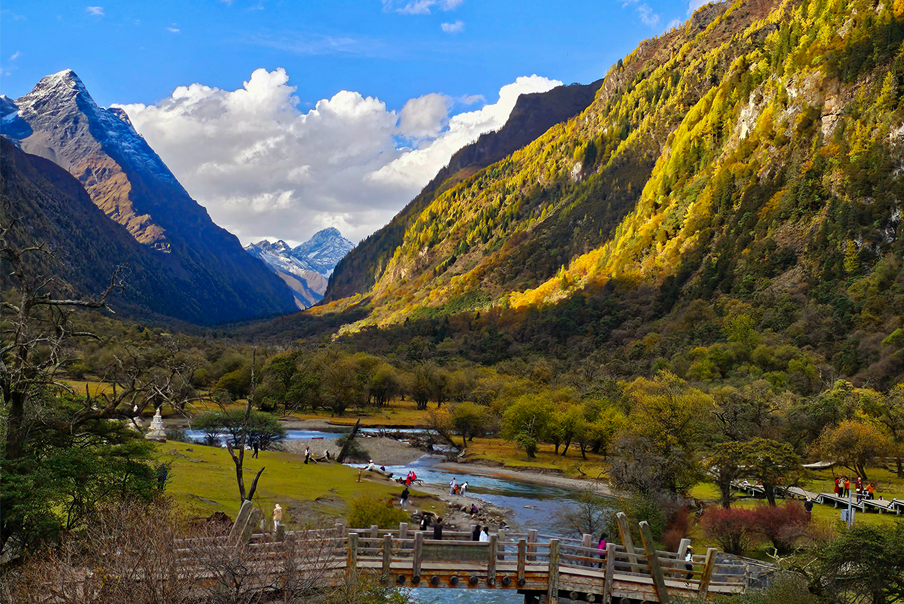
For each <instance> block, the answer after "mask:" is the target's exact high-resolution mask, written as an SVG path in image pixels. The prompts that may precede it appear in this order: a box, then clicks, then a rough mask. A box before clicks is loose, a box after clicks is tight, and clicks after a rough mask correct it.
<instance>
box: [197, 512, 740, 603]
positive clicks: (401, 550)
mask: <svg viewBox="0 0 904 604" xmlns="http://www.w3.org/2000/svg"><path fill="white" fill-rule="evenodd" d="M259 521H260V511H259V510H253V511H252V510H251V509H250V506H243V508H242V510H241V511H240V513H239V516H238V518H237V520H236V525H235V526H234V527H233V531H232V533H231V534H230V536H229V537H223V538H222V542H221V544H220V545H219V546H221V547H223V548H232V549H235V548H236V546H237V545H239V546H241V544H242V543H244V547H245V551H246V555H247V556H248V559H250V560H251V561H252V563H253V564H255V565H256V566H255V568H256V569H257V572H258V573H259V575H260V576H259V579H260V581H261V584H262V585H263V584H272V583H273V581H272V577H270V575H274V574H278V573H280V572H284V568H285V560H284V559H283V556H282V555H281V554H280V552H281V551H283V550H284V548H285V544H287V543H294V545H293V546H292V548H293V550H294V551H297V550H299V549H302V550H304V551H306V552H308V554H309V556H310V555H313V554H312V553H313V552H316V556H315V558H316V560H315V559H314V558H311V559H310V560H309V561H308V562H306V564H307V565H308V566H310V568H312V569H314V568H316V569H319V572H321V573H322V579H320V580H319V584H321V585H329V584H338V583H339V582H341V581H344V580H346V579H347V577H349V576H352V575H354V574H355V573H359V572H371V573H374V574H375V575H378V576H380V577H382V580H383V581H385V582H386V583H387V584H391V585H395V586H398V587H405V588H412V587H418V588H432V589H459V590H463V589H507V590H516V591H517V592H519V593H521V594H524V596H525V602H540V601H543V602H548V603H550V604H554V603H556V602H558V601H559V598H570V599H573V600H584V601H587V602H603V603H608V602H615V603H619V602H628V601H636V602H664V603H668V602H670V601H671V600H672V598H673V597H675V596H684V597H694V598H699V597H700V596H701V595H702V596H703V597H706V596H707V595H710V594H738V593H742V592H743V591H745V589H746V584H747V577H746V575H745V567H744V566H742V565H737V564H724V563H723V564H720V563H717V561H716V557H717V553H718V552H717V550H715V549H709V550H708V551H707V552H706V554H705V555H700V556H693V559H692V561H690V562H688V561H685V560H684V554H685V552H686V548H687V546H688V543H689V542H688V541H683V542H682V545H681V548H679V551H678V552H664V551H659V550H655V549H654V544H653V540H652V536H651V534H650V528H649V526H648V525H646V523H641V525H640V528H641V534H642V535H643V536H644V539H643V544H642V546H640V547H635V546H634V544H633V543H632V542H631V537H630V533H628V532H627V528H628V526H627V523H626V520H625V518H624V515H622V514H619V524H620V528H621V530H622V535H623V543H622V544H616V543H609V544H608V545H607V548H606V549H605V550H604V551H603V552H601V551H600V550H598V549H597V548H596V547H593V544H592V543H591V537H590V535H585V536H584V538H583V540H575V539H562V538H556V537H551V536H545V535H540V534H538V533H537V532H536V531H529V532H527V533H509V532H506V531H504V530H500V531H499V533H498V534H493V535H491V536H490V540H489V542H484V543H480V542H475V541H472V540H471V535H470V533H464V532H447V531H444V534H443V536H444V539H443V540H441V541H435V540H433V539H430V538H429V535H428V534H427V533H425V532H422V531H415V530H410V529H409V528H408V526H407V524H406V523H402V524H401V525H400V526H399V528H398V529H396V530H382V529H378V528H377V527H371V528H370V529H361V530H357V529H351V530H348V529H345V528H344V527H341V526H337V527H335V528H332V529H324V530H319V531H305V532H298V533H292V532H289V533H283V532H279V533H277V534H275V535H270V534H254V533H253V532H252V529H253V528H254V527H256V526H257V525H258V523H259ZM430 535H432V532H431V533H430ZM211 545H212V544H211V542H210V540H209V539H208V540H206V542H205V543H203V544H198V543H195V542H193V541H192V540H186V541H184V542H182V543H181V544H180V552H182V557H183V559H184V560H185V561H186V563H187V564H191V559H192V556H193V552H194V551H195V550H196V549H197V552H198V553H199V555H200V551H201V548H202V547H203V548H207V550H209V549H210V547H211Z"/></svg>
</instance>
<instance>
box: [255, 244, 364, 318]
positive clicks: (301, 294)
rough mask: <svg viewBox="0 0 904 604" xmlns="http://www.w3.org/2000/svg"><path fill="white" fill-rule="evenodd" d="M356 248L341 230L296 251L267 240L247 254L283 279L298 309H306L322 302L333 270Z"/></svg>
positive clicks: (297, 248)
mask: <svg viewBox="0 0 904 604" xmlns="http://www.w3.org/2000/svg"><path fill="white" fill-rule="evenodd" d="M354 247H355V244H353V243H352V242H351V241H349V240H348V239H346V238H345V237H343V236H342V233H340V232H339V230H338V229H336V228H333V227H330V228H328V229H323V230H322V231H318V232H317V233H315V234H314V235H313V236H312V237H311V238H310V239H309V240H307V241H305V242H304V243H302V244H301V245H299V246H298V247H295V248H293V247H291V246H290V245H289V244H288V243H286V242H285V241H282V240H279V241H277V242H276V243H270V242H269V241H267V240H266V239H265V240H263V241H259V242H257V243H252V244H250V245H248V246H246V247H245V250H246V251H247V252H248V253H249V254H251V255H252V256H254V257H255V258H258V259H260V260H263V261H264V262H265V263H266V265H267V267H268V268H269V269H270V270H272V271H273V272H274V273H276V274H277V275H278V276H279V277H280V278H282V279H283V280H284V281H285V282H286V284H287V285H288V286H289V287H290V288H292V291H293V292H295V302H296V304H298V307H299V308H301V309H305V308H310V307H311V306H313V305H314V304H316V303H317V302H319V301H320V300H322V299H323V294H324V292H325V291H326V287H327V280H328V279H329V277H330V275H332V274H333V269H334V268H336V265H337V264H338V263H339V261H340V260H342V258H344V257H345V255H346V254H348V253H349V252H350V251H351V250H352V248H354Z"/></svg>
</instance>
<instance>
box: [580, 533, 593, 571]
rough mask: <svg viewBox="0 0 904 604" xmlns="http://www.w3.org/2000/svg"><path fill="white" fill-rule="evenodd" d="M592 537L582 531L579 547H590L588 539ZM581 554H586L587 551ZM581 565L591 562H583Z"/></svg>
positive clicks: (588, 564)
mask: <svg viewBox="0 0 904 604" xmlns="http://www.w3.org/2000/svg"><path fill="white" fill-rule="evenodd" d="M591 539H592V537H591V536H590V535H588V534H587V533H584V535H583V537H581V547H590V540H591ZM583 555H585V556H586V555H587V552H584V553H583ZM583 566H593V562H584V564H583Z"/></svg>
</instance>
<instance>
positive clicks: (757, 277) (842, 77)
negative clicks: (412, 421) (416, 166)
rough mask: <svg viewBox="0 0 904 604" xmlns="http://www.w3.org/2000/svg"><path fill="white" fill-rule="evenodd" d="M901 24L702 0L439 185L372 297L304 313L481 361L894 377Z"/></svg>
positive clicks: (881, 14) (809, 378)
mask: <svg viewBox="0 0 904 604" xmlns="http://www.w3.org/2000/svg"><path fill="white" fill-rule="evenodd" d="M902 21H904V2H902V1H901V0H897V2H895V3H894V4H890V3H889V4H885V3H875V2H871V1H869V0H862V1H861V0H855V1H853V2H843V1H838V2H831V1H815V0H814V1H812V2H783V3H778V2H749V1H739V2H735V3H733V4H720V5H711V6H707V7H704V8H703V9H701V10H700V11H698V12H697V14H695V15H694V17H693V18H692V19H691V20H690V21H689V22H688V23H687V24H685V25H684V26H682V28H680V29H678V30H675V31H672V32H669V33H667V34H665V35H663V36H662V37H660V38H657V39H653V40H650V41H648V42H645V43H643V44H641V46H640V47H639V48H638V49H637V50H636V51H635V52H634V53H632V54H631V55H630V56H628V57H626V58H625V59H624V60H623V61H621V62H619V64H618V65H616V66H614V67H613V68H612V69H611V70H610V72H609V73H608V74H607V76H606V80H605V82H604V84H603V86H602V88H601V89H600V92H599V93H598V95H597V98H596V100H595V101H594V103H593V104H592V105H591V106H590V107H589V108H588V109H587V110H586V111H584V112H583V113H582V114H581V115H579V116H578V117H576V118H574V119H572V120H570V121H568V122H567V123H564V124H561V125H559V126H556V127H554V128H552V129H550V130H549V131H548V132H547V133H545V134H544V135H543V136H541V137H540V138H538V139H537V140H536V141H534V142H533V143H532V144H530V145H528V146H527V147H525V148H524V149H523V150H521V151H517V152H515V153H513V154H512V155H510V156H508V157H506V158H505V159H503V160H502V161H500V162H498V163H495V164H493V165H492V166H489V167H488V168H486V169H484V170H481V171H480V172H478V173H476V174H474V175H473V176H471V177H469V178H466V179H464V180H462V181H461V182H459V183H457V184H455V185H454V186H452V187H450V188H448V189H447V190H445V191H443V192H442V193H441V194H439V195H437V196H436V199H434V200H433V202H432V203H431V204H430V205H429V206H427V207H426V208H425V209H424V210H423V212H421V213H420V215H419V216H418V217H417V219H416V220H414V221H412V224H411V225H410V226H409V227H408V229H407V231H406V233H405V237H404V241H403V243H402V244H401V245H400V246H399V247H398V248H397V249H396V250H395V253H394V255H393V257H392V260H391V261H390V263H389V265H388V267H387V268H386V270H385V272H384V273H383V277H382V278H381V279H380V280H379V281H378V282H377V283H376V285H375V286H374V288H373V289H372V290H371V291H370V292H369V295H368V296H367V297H360V296H358V297H354V298H350V299H347V300H344V301H340V302H337V303H334V304H332V305H331V306H328V307H326V308H322V309H319V310H318V312H319V313H320V314H330V313H331V312H333V311H341V310H343V309H345V308H350V307H354V308H355V310H356V312H357V313H359V314H358V317H357V318H358V319H359V320H358V321H357V322H356V323H354V324H353V325H351V326H349V327H347V328H345V330H344V333H349V334H351V333H355V332H357V331H359V330H360V329H361V328H362V327H365V326H367V325H382V326H384V327H385V326H389V325H393V324H397V325H398V328H397V331H399V332H402V333H409V332H410V331H411V330H412V329H422V330H426V333H429V334H430V335H431V337H433V339H434V340H435V341H436V342H440V341H441V340H442V339H443V337H449V336H456V334H457V335H458V336H461V337H460V338H459V339H458V341H459V342H460V343H461V346H463V347H464V348H465V349H466V350H467V351H468V352H465V354H468V355H471V356H475V357H478V358H480V360H482V361H490V362H493V360H494V359H496V360H498V359H500V358H506V357H508V356H512V355H517V356H521V355H524V354H530V353H542V354H550V353H551V354H554V355H556V356H558V357H560V358H568V357H572V356H573V355H579V354H581V352H579V351H581V350H585V351H588V352H589V351H593V353H594V354H598V355H604V356H607V357H610V358H612V359H620V360H619V361H618V363H622V362H624V363H626V364H627V365H625V366H622V369H623V371H624V372H625V373H628V374H636V373H645V372H648V371H650V370H652V369H655V368H657V367H658V368H661V367H671V368H672V369H673V370H677V371H678V373H679V374H681V375H683V376H685V377H688V378H691V379H694V380H700V381H712V380H718V379H721V378H728V377H730V376H735V375H737V374H738V372H741V373H742V374H744V375H756V376H763V375H766V376H771V377H770V379H772V380H773V382H774V383H775V386H776V387H778V388H785V387H789V385H793V384H796V385H794V386H793V388H794V389H798V390H803V391H818V390H819V389H820V388H821V387H822V386H823V385H824V384H830V383H831V382H832V379H833V378H834V377H835V376H836V375H844V376H849V377H855V378H856V379H858V380H864V381H870V382H872V383H876V384H887V383H891V382H894V381H896V377H897V376H899V374H900V372H901V367H902V366H901V361H900V356H901V354H902V353H901V347H902V345H904V336H902V335H901V333H902V332H901V329H900V328H901V327H902V325H901V314H902V313H904V297H902V285H904V283H902V282H901V278H900V274H901V271H900V268H901V257H902V252H904V249H902V243H901V241H900V237H899V228H900V226H901V212H900V208H899V203H900V200H901V199H904V182H902V178H901V173H902V170H904V162H902V159H901V158H902V156H904V110H902V103H901V98H902V92H904V53H902V49H901V41H902V39H904V26H902ZM478 311H479V312H478ZM362 313H366V317H365V318H363V319H361V318H360V317H361V314H362ZM456 315H458V316H459V317H460V318H456ZM417 325H420V326H421V327H417V328H416V327H415V326H417ZM487 330H490V331H492V332H493V333H495V334H496V336H494V337H497V338H498V340H499V341H497V342H495V343H492V344H479V345H477V344H475V342H476V341H477V340H478V339H480V338H478V337H476V335H475V331H476V332H480V333H484V334H485V333H486V332H487ZM438 331H439V332H441V334H440V335H437V333H438ZM367 333H368V335H365V336H363V337H364V339H365V340H366V339H370V338H388V339H390V340H391V339H392V336H390V335H389V333H386V334H383V335H379V336H378V335H377V334H376V332H373V331H370V330H369V331H368V332H367ZM481 337H482V336H481ZM604 343H608V344H610V345H609V346H606V350H605V351H603V350H599V347H600V346H601V345H603V344H604ZM475 347H476V348H480V349H485V350H486V351H487V353H488V356H486V358H483V356H482V355H483V353H480V352H476V353H475V352H474V350H473V349H474V348H475ZM490 357H493V358H490ZM613 362H614V360H613ZM618 363H615V364H614V365H613V367H617V366H618ZM623 371H622V370H619V371H617V373H622V372H623Z"/></svg>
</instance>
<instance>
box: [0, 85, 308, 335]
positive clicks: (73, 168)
mask: <svg viewBox="0 0 904 604" xmlns="http://www.w3.org/2000/svg"><path fill="white" fill-rule="evenodd" d="M0 109H2V111H3V115H2V116H0V120H2V121H0V132H2V134H3V136H4V137H6V138H7V139H9V140H11V141H12V142H13V143H14V144H15V145H16V146H18V147H19V148H20V149H22V150H23V151H25V152H27V153H30V154H33V155H37V156H40V157H43V158H45V159H48V160H50V161H52V162H54V163H55V164H57V165H58V166H60V167H62V168H63V169H64V170H66V171H68V172H69V173H70V174H72V175H73V176H75V177H76V178H77V179H78V181H79V182H80V183H81V184H82V185H83V186H84V188H85V190H86V191H87V192H88V194H89V195H90V197H91V200H92V201H93V202H94V204H95V205H96V206H97V207H98V208H100V209H101V210H103V212H104V213H105V214H106V215H107V216H108V217H109V218H110V219H112V220H113V221H115V222H117V223H119V224H120V225H122V226H123V227H125V228H126V229H127V231H128V232H129V233H130V234H131V235H132V237H133V238H134V239H135V241H137V242H138V243H140V244H141V245H142V246H144V247H146V248H147V249H148V250H149V251H151V252H153V254H152V257H153V259H154V261H155V262H156V263H157V265H158V266H159V267H160V270H163V271H165V272H166V274H167V275H168V276H169V278H170V279H173V280H174V281H175V282H176V283H177V285H178V287H179V288H180V289H182V290H184V291H185V292H190V294H188V295H187V296H185V297H183V301H184V302H185V305H184V306H182V307H180V308H179V310H178V315H173V316H176V317H177V318H180V319H183V320H186V321H191V322H196V323H219V322H224V321H235V320H241V319H248V318H254V317H262V316H267V315H273V314H280V313H285V312H290V311H292V310H294V309H295V304H294V300H293V296H292V293H291V291H290V290H289V289H288V288H287V287H286V286H285V284H284V283H283V282H282V281H281V280H280V279H278V278H277V277H276V276H275V275H273V274H272V273H271V272H270V271H268V270H267V269H266V267H265V266H264V265H263V264H262V263H261V262H259V261H257V260H255V259H254V258H251V257H250V256H249V255H248V254H247V253H245V252H244V251H243V250H242V247H241V245H240V244H239V241H238V239H237V238H236V237H235V236H233V235H232V234H230V233H229V232H227V231H226V230H224V229H222V228H220V227H218V226H217V225H216V224H214V223H213V221H212V220H211V219H210V216H209V215H208V214H207V211H206V210H205V209H204V208H203V207H201V206H200V205H198V203H197V202H195V201H194V200H193V199H192V198H191V197H190V196H189V195H188V193H187V192H186V191H185V189H183V188H182V186H181V185H180V184H179V183H178V181H177V180H176V178H175V177H174V176H173V174H172V173H171V172H170V171H169V169H168V168H167V167H166V165H165V164H164V163H163V161H162V160H161V159H160V158H159V157H158V156H157V154H156V153H154V151H153V150H152V149H151V148H150V147H149V146H148V145H147V143H146V142H145V141H144V139H143V138H142V137H141V136H140V135H138V133H137V132H136V131H135V129H134V128H133V127H132V125H131V123H130V122H129V119H128V116H127V115H126V114H125V113H124V112H122V111H121V110H117V109H103V108H101V107H98V106H97V104H96V103H95V102H94V100H93V99H92V98H91V96H90V94H89V93H88V91H87V89H86V88H85V86H84V84H83V83H82V81H81V80H80V79H79V78H78V76H77V75H76V74H75V73H74V72H73V71H71V70H65V71H61V72H59V73H56V74H53V75H50V76H47V77H45V78H44V79H42V80H41V81H40V82H39V83H38V84H37V85H36V86H35V88H34V89H33V90H32V91H31V92H30V93H29V94H27V95H25V96H23V97H21V98H19V99H15V100H10V99H6V98H4V99H3V100H2V103H0ZM72 235H73V237H79V235H78V234H77V233H73V234H72ZM81 243H82V244H84V245H89V246H90V245H93V242H91V241H89V240H83V241H82V242H81Z"/></svg>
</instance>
